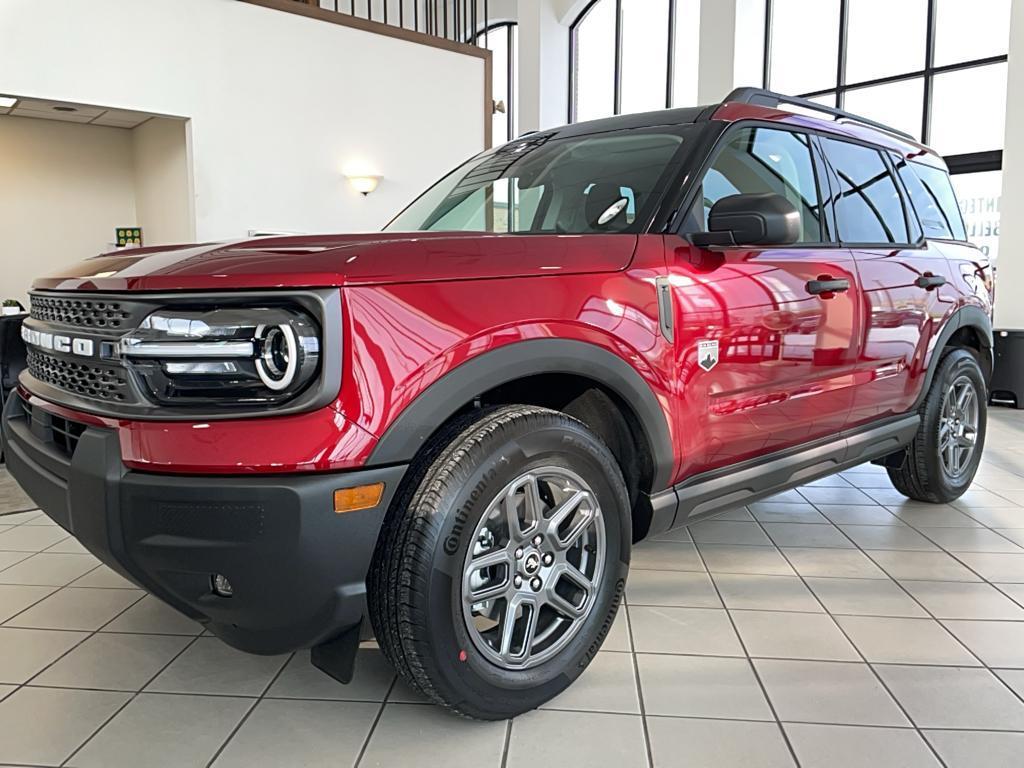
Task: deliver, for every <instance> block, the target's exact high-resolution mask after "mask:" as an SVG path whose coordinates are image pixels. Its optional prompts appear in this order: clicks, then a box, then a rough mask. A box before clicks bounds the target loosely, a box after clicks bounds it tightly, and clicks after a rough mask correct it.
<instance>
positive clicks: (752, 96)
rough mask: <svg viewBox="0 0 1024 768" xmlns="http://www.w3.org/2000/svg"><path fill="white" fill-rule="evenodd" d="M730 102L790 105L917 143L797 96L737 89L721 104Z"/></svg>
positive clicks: (897, 132)
mask: <svg viewBox="0 0 1024 768" xmlns="http://www.w3.org/2000/svg"><path fill="white" fill-rule="evenodd" d="M730 101H731V102H738V103H740V104H753V105H755V106H759V107H768V108H774V107H778V106H779V105H781V104H792V105H793V106H797V107H803V108H804V109H809V110H813V111H814V112H822V113H824V114H826V115H832V116H833V117H841V118H843V119H844V120H850V121H851V122H855V123H860V124H861V125H867V126H870V127H872V128H877V129H879V130H882V131H885V132H887V133H892V134H895V135H896V136H900V137H901V138H904V139H910V141H913V142H916V141H917V139H916V138H914V137H913V136H911V135H910V134H909V133H906V132H905V131H901V130H898V129H896V128H893V127H892V126H890V125H885V124H884V123H878V122H875V121H874V120H869V119H868V118H866V117H861V116H860V115H855V114H853V113H852V112H847V111H845V110H842V109H836V108H835V107H826V106H825V105H824V104H818V103H817V102H816V101H811V100H809V99H801V98H799V97H798V96H786V95H784V94H781V93H775V92H774V91H769V90H767V89H765V88H750V87H748V88H737V89H736V90H734V91H733V92H732V93H730V94H729V95H728V96H726V97H725V99H723V100H722V103H723V104H725V103H727V102H730Z"/></svg>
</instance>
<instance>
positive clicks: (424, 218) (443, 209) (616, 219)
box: [385, 126, 686, 234]
mask: <svg viewBox="0 0 1024 768" xmlns="http://www.w3.org/2000/svg"><path fill="white" fill-rule="evenodd" d="M685 128H686V127H667V126H666V127H660V128H657V129H643V130H630V131H620V132H617V133H603V134H591V135H587V136H576V137H571V138H565V139H557V138H552V136H551V134H547V135H544V134H538V135H535V136H527V137H524V138H522V139H519V140H518V141H514V142H512V143H510V144H506V145H504V146H502V147H499V148H498V149H496V150H494V151H491V152H486V153H484V154H482V155H478V156H477V157H475V158H473V159H472V160H470V161H469V162H467V163H465V164H463V165H462V166H460V167H459V168H457V169H455V170H454V171H452V172H451V173H450V174H448V175H447V176H446V177H445V178H443V179H442V180H441V181H439V182H438V183H437V184H435V185H434V186H433V187H431V188H430V189H429V190H427V192H425V193H424V194H423V195H422V196H421V197H420V198H419V199H418V200H416V202H414V203H413V204H412V205H410V206H409V207H408V208H406V209H405V210H404V211H403V212H402V213H400V214H399V215H398V216H397V217H396V218H395V220H394V221H392V222H391V223H390V224H388V226H387V227H386V228H385V229H386V231H393V232H413V231H428V230H429V231H458V232H512V233H522V234H538V233H551V234H554V233H557V234H583V233H590V232H605V233H608V232H635V231H637V230H638V229H639V228H640V227H641V226H643V222H644V220H645V219H646V218H647V217H648V216H649V215H651V214H653V208H654V206H655V205H656V204H657V201H658V197H659V196H660V194H661V190H662V188H663V186H664V184H666V183H667V179H668V178H671V176H672V173H671V171H673V170H674V165H675V162H676V161H677V160H678V158H679V156H680V154H681V147H682V144H683V134H684V133H685Z"/></svg>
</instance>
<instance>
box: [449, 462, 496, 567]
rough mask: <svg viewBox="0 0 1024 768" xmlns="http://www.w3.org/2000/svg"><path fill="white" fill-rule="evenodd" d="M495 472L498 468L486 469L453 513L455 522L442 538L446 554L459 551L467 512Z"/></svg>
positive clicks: (470, 509)
mask: <svg viewBox="0 0 1024 768" xmlns="http://www.w3.org/2000/svg"><path fill="white" fill-rule="evenodd" d="M497 474H498V470H497V469H496V468H493V467H492V468H491V469H489V470H487V472H485V473H484V476H483V477H481V478H480V480H479V482H477V484H476V485H475V486H473V490H472V491H470V492H469V498H468V499H466V502H465V503H464V504H463V505H462V506H461V507H459V511H458V512H456V513H455V524H454V525H453V526H452V532H451V533H449V534H448V536H447V537H446V538H445V540H444V552H445V554H446V555H454V554H455V553H456V552H458V551H459V546H460V545H461V544H462V533H463V531H464V530H465V527H466V522H467V521H468V520H469V513H470V512H471V511H472V509H473V507H474V506H475V505H476V503H477V502H478V501H479V500H480V497H481V496H482V495H483V494H484V491H485V490H486V489H487V486H488V484H489V483H490V482H491V480H493V479H494V476H495V475H497Z"/></svg>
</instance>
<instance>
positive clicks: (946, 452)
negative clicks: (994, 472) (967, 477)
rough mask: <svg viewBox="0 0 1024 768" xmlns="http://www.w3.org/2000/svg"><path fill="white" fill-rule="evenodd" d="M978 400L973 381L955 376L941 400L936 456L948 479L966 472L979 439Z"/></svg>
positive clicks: (965, 377)
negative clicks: (937, 452)
mask: <svg viewBox="0 0 1024 768" xmlns="http://www.w3.org/2000/svg"><path fill="white" fill-rule="evenodd" d="M978 419H979V403H978V392H977V390H976V389H975V386H974V382H973V381H971V379H970V378H968V377H967V376H959V377H957V378H956V379H955V380H954V381H953V383H952V384H950V385H949V388H948V389H947V390H946V394H945V396H944V398H943V401H942V414H941V416H940V417H939V457H940V458H941V460H942V469H943V471H944V472H945V473H946V475H947V476H948V477H950V478H951V479H954V480H955V479H959V478H960V477H961V476H963V475H964V473H965V472H967V469H968V467H969V466H970V464H971V458H972V457H973V456H974V450H975V447H976V445H977V442H978V423H979V422H978Z"/></svg>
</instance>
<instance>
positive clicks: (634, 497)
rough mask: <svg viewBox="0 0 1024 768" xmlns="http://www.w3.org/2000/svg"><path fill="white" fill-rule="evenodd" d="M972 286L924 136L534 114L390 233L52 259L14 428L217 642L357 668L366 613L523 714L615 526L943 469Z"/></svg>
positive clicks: (971, 432) (670, 114)
mask: <svg viewBox="0 0 1024 768" xmlns="http://www.w3.org/2000/svg"><path fill="white" fill-rule="evenodd" d="M793 105H795V106H796V107H797V108H798V109H794V108H793ZM812 110H813V113H814V114H811V111H812ZM815 115H817V116H815ZM991 308H992V279H991V271H990V268H989V265H988V264H987V263H986V260H985V258H984V257H983V256H982V254H981V253H980V252H979V250H978V249H976V248H974V247H972V246H971V245H969V244H968V243H967V242H966V237H965V232H964V225H963V221H962V219H961V215H960V211H959V209H958V207H957V202H956V199H955V197H954V194H953V190H952V187H951V185H950V180H949V177H948V175H947V171H946V169H945V165H944V163H943V161H942V159H941V158H940V157H938V156H937V155H936V154H935V153H934V152H933V151H931V150H929V149H928V148H926V147H923V146H921V145H920V144H918V143H917V142H915V141H914V140H913V139H911V138H910V137H907V136H904V135H901V134H899V133H897V132H896V131H894V130H891V129H888V128H885V127H884V126H880V125H878V124H875V123H872V122H870V121H867V120H864V119H862V118H858V117H855V116H852V115H849V114H847V113H844V112H841V111H839V110H830V109H826V108H822V107H820V106H819V105H816V104H810V103H809V102H799V100H795V99H790V98H788V97H783V96H779V95H778V94H772V93H769V92H766V91H760V90H755V89H740V90H739V91H736V92H734V93H732V94H731V95H730V96H729V97H728V98H727V99H726V100H725V102H723V103H722V104H718V105H714V106H711V107H705V108H694V109H676V110H670V111H663V112H653V113H649V114H641V115H629V116H620V117H614V118H610V119H606V120H598V121H594V122H588V123H582V124H577V125H570V126H566V127H563V128H558V129H554V130H547V131H543V132H539V133H533V134H530V135H527V136H524V137H521V138H520V139H518V140H516V141H513V142H511V143H509V144H506V145H504V146H501V147H498V148H497V149H494V150H490V151H487V152H484V153H482V154H480V155H478V156H477V157H474V158H473V159H471V160H469V161H468V162H467V163H465V164H464V165H462V166H461V167H459V168H457V169H456V170H455V171H453V172H452V173H450V174H449V175H448V176H446V177H445V178H444V179H442V180H441V181H440V182H439V183H438V184H437V185H436V186H434V187H433V188H431V189H430V190H429V191H427V192H426V193H425V194H424V195H423V196H422V197H420V198H419V199H418V200H416V201H415V202H414V203H412V204H411V205H410V206H409V207H408V208H407V209H406V210H405V211H404V212H403V213H401V214H400V215H399V216H398V217H397V218H396V219H395V220H394V221H393V222H392V223H391V224H390V225H389V226H388V227H387V229H386V231H385V232H383V233H380V234H372V235H336V236H335V235H332V236H315V237H313V236H310V237H282V238H271V239H258V240H248V241H244V242H235V243H231V244H220V245H199V246H179V247H163V248H145V249H139V250H132V251H123V252H118V253H112V254H107V255H102V256H99V257H96V258H92V259H88V260H86V261H84V262H82V263H81V264H79V265H78V266H76V267H72V268H70V269H68V270H67V271H65V272H63V273H61V274H58V275H55V276H53V277H48V278H44V279H40V280H37V281H36V282H35V284H34V288H33V292H32V308H31V317H30V318H29V319H28V320H26V322H25V327H24V339H25V341H26V342H27V346H28V350H29V363H28V369H27V370H26V371H25V372H24V373H23V375H22V376H21V379H20V386H19V388H18V390H17V391H15V392H14V393H13V394H12V395H11V396H10V398H9V399H8V401H7V403H6V406H5V410H4V418H3V438H4V443H5V449H6V451H7V456H8V462H9V466H10V471H11V473H12V474H13V475H14V477H15V478H17V480H18V481H19V482H20V483H21V484H22V485H23V486H24V488H25V489H26V490H27V492H28V493H29V494H30V495H31V496H32V498H33V499H34V500H35V501H36V502H37V503H38V504H39V506H40V507H41V508H42V509H43V510H44V511H45V512H46V513H47V514H48V515H49V516H50V517H51V518H53V519H54V520H55V521H57V522H58V523H59V524H60V525H62V526H63V527H64V528H66V529H67V530H68V531H70V532H71V533H72V534H74V536H75V537H76V538H77V539H78V540H79V541H80V542H81V543H82V544H84V545H85V547H86V548H88V549H89V550H90V551H91V552H93V553H94V554H95V555H96V556H97V557H99V558H100V559H101V560H102V561H103V562H105V563H107V564H108V565H109V566H110V567H112V568H114V569H115V570H116V571H118V572H120V573H122V574H123V575H125V576H126V577H128V578H129V579H131V580H132V581H134V582H136V583H137V584H139V585H140V586H142V587H144V588H145V589H147V590H149V591H150V592H151V593H153V594H154V595H156V596H157V597H159V598H160V599H162V600H164V601H166V602H167V603H168V604H170V605H171V606H173V607H174V608H176V609H178V610H179V611H181V612H182V613H184V614H186V615H188V616H190V617H193V618H195V619H197V620H199V621H201V622H203V623H204V624H205V626H206V627H208V628H209V629H210V630H211V631H212V632H213V633H215V634H216V635H218V636H219V637H221V638H223V639H224V641H226V642H227V643H229V644H231V645H233V646H236V647H238V648H241V649H244V650H247V651H251V652H255V653H280V652H285V651H291V650H293V649H297V648H307V647H308V648H312V649H313V650H312V658H313V663H314V664H316V665H317V666H318V667H320V668H321V669H323V670H324V671H326V672H327V673H329V674H331V675H332V676H334V677H336V678H338V679H340V680H342V681H346V680H348V679H349V678H350V677H351V674H352V666H353V663H354V657H355V651H356V648H357V646H358V643H359V640H360V636H361V634H362V636H363V637H366V636H368V635H369V634H370V631H371V629H372V632H373V634H374V635H375V636H376V638H377V641H378V642H379V644H380V647H381V649H382V650H383V652H384V654H385V655H386V656H387V658H388V659H389V660H390V661H391V662H392V663H393V665H394V666H395V667H396V668H397V670H398V671H399V673H400V674H401V676H402V677H403V678H404V679H405V680H406V681H407V682H408V683H410V684H411V685H412V686H414V687H415V688H416V689H418V690H419V691H421V692H422V693H424V694H425V695H426V696H428V697H429V698H430V699H432V700H434V701H436V702H438V703H440V704H444V705H446V706H448V707H450V708H451V709H453V710H455V711H457V712H460V713H462V714H465V715H469V716H472V717H477V718H488V719H493V718H505V717H508V716H511V715H515V714H517V713H521V712H523V711H525V710H528V709H531V708H534V707H537V706H538V705H540V704H542V703H543V702H545V701H547V700H548V699H550V698H552V697H553V696H555V695H556V694H557V693H559V692H560V691H562V690H563V689H565V688H566V687H567V686H568V685H570V683H572V681H573V680H574V679H575V678H576V677H577V676H579V674H580V673H581V672H582V671H583V670H584V669H585V668H586V666H587V664H588V663H589V662H590V661H591V660H592V659H593V657H594V655H595V653H596V652H597V651H598V649H599V648H600V647H601V644H602V641H603V640H604V639H605V637H606V635H607V633H608V631H609V628H610V627H611V625H612V621H613V620H614V618H615V614H616V610H617V608H618V605H619V602H620V600H621V598H622V594H623V589H624V585H625V581H626V572H627V568H628V566H629V559H630V547H631V545H632V543H633V542H636V541H638V540H640V539H642V538H644V537H647V536H652V535H655V534H659V533H661V532H664V531H666V530H668V529H670V528H672V527H673V526H680V525H684V524H687V523H690V522H692V521H693V520H695V519H697V518H702V517H705V516H707V515H710V514H712V513H714V512H716V511H719V510H723V509H725V508H728V507H734V506H736V505H742V504H745V503H748V502H750V501H752V500H755V499H758V498H762V497H765V496H768V495H770V494H772V493H775V492H777V491H779V490H780V489H785V488H787V487H791V486H794V485H798V484H801V483H804V482H807V481H810V480H813V479H815V478H817V477H820V476H823V475H826V474H829V473H833V472H837V471H840V470H843V469H845V468H848V467H851V466H853V465H856V464H859V463H861V462H866V461H875V462H878V463H881V464H882V465H884V466H885V467H886V468H887V469H888V474H889V476H890V477H891V478H892V482H893V484H894V485H895V487H896V488H897V489H898V490H899V491H901V492H902V493H903V494H905V495H906V496H908V497H910V498H911V499H917V500H921V501H926V502H946V501H949V500H951V499H955V498H956V497H957V496H959V495H960V494H962V493H963V492H964V491H965V490H966V489H967V487H968V486H969V485H970V483H971V481H972V479H973V476H974V474H975V471H976V469H977V467H978V462H979V460H980V457H981V451H982V447H983V445H984V442H985V418H986V414H985V408H986V381H987V379H988V376H989V374H990V371H991V367H992V331H991V324H990V316H991ZM364 618H368V621H366V620H364Z"/></svg>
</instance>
